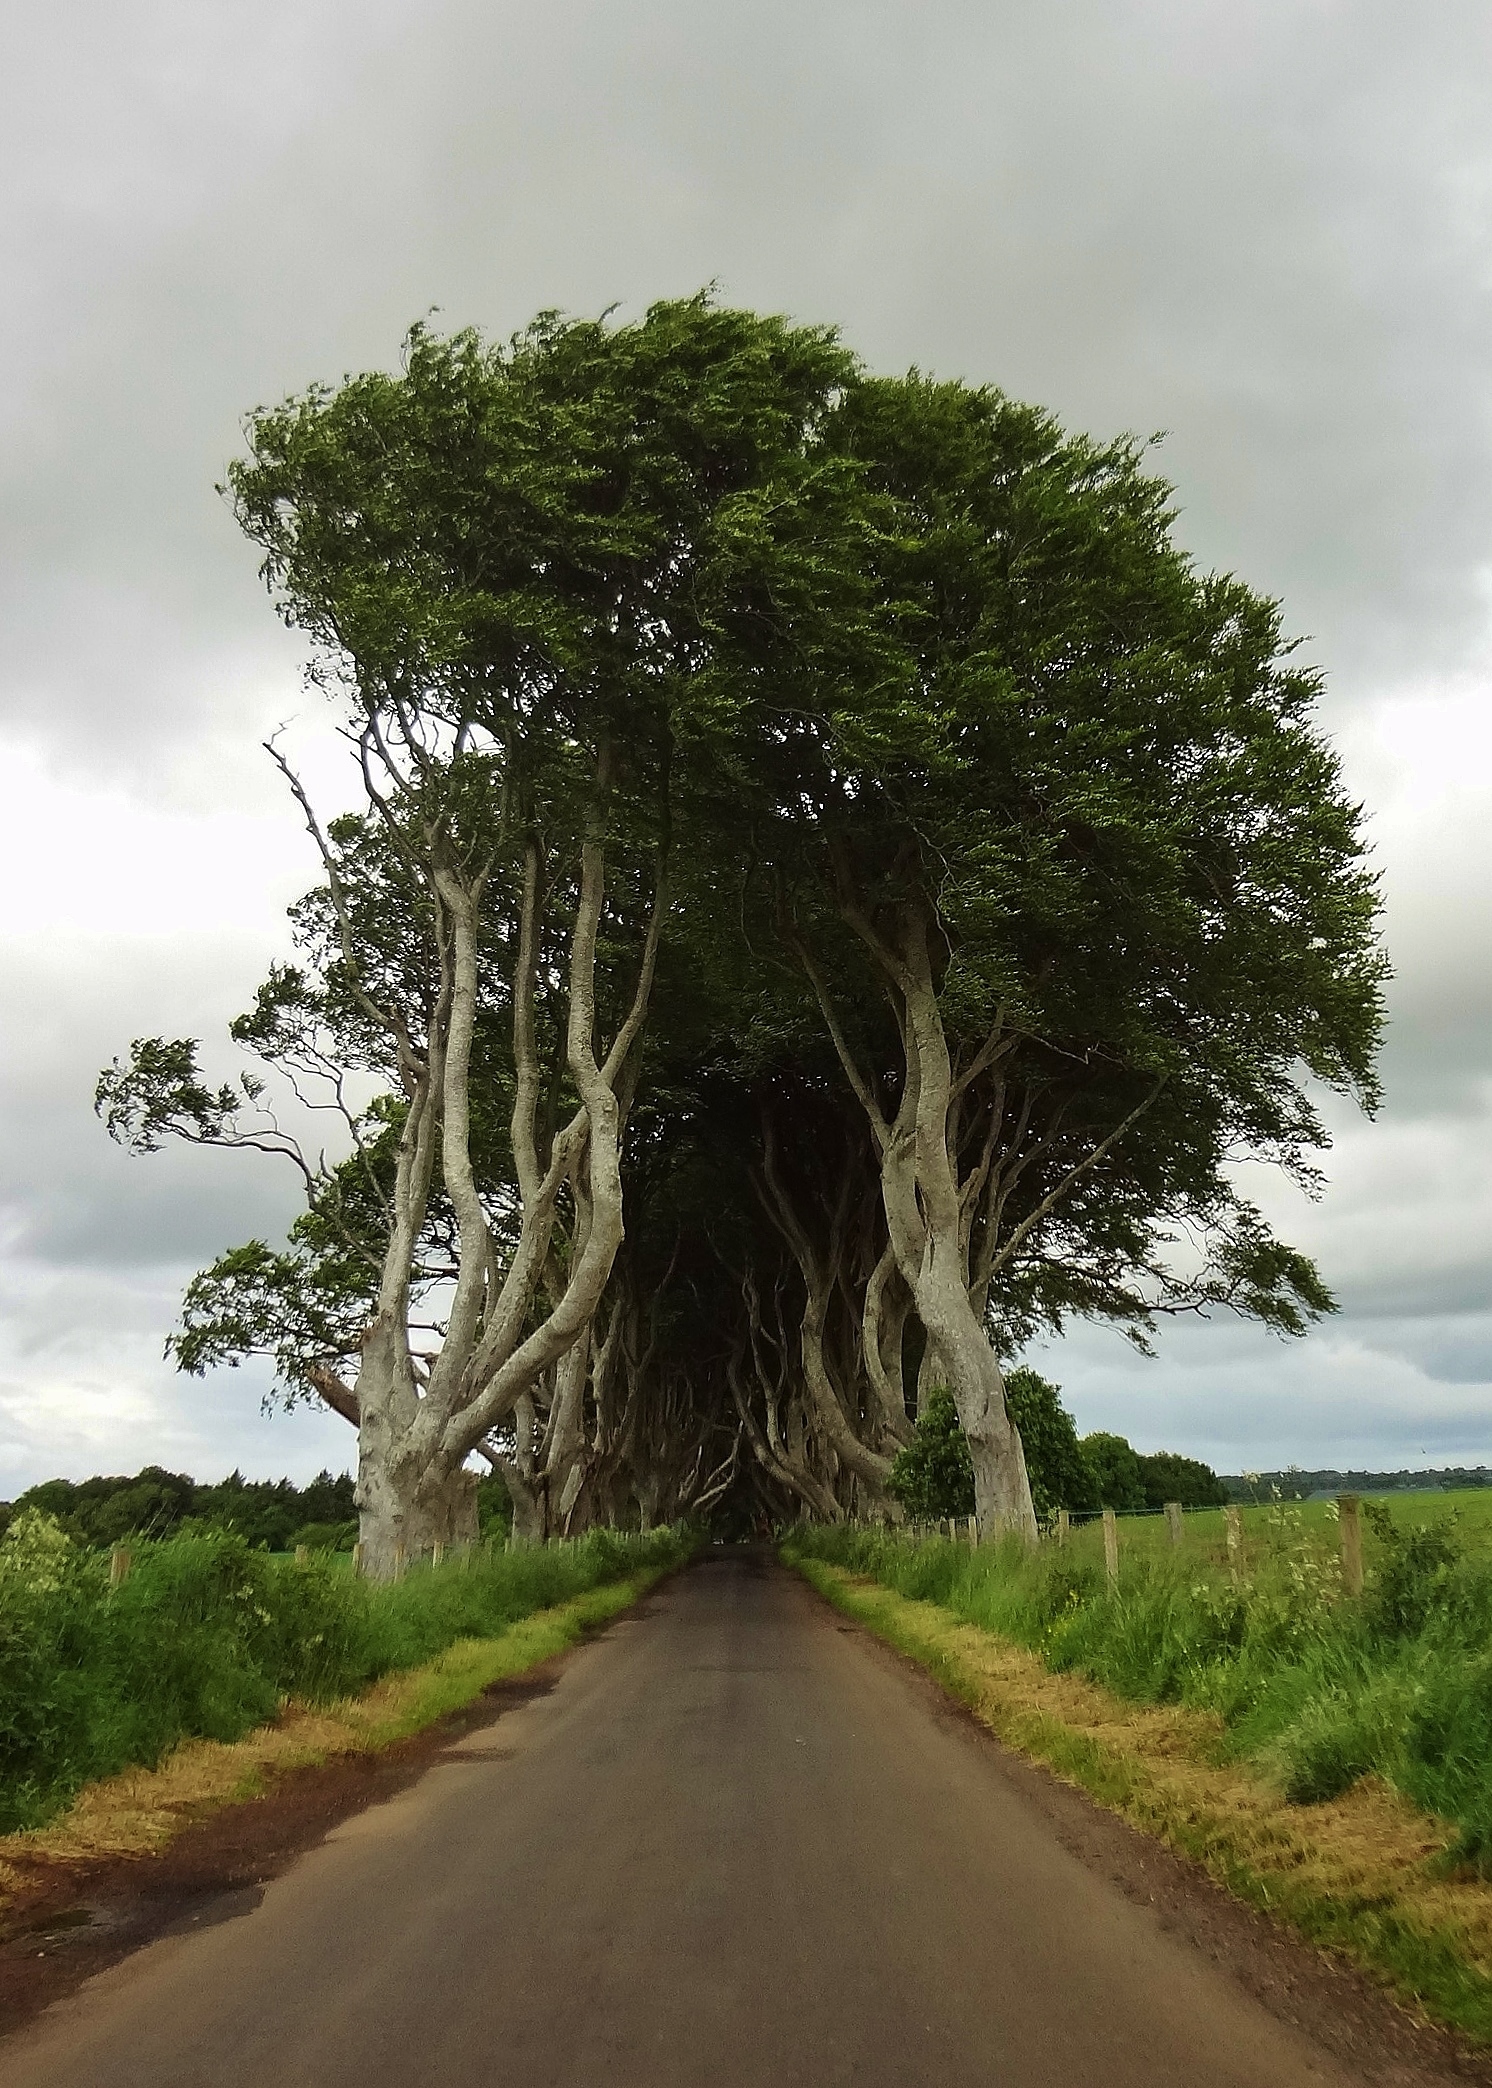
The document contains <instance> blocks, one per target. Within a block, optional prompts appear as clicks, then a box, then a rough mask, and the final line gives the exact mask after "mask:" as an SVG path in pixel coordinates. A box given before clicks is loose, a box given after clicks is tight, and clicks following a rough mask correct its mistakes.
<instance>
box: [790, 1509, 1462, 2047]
mask: <svg viewBox="0 0 1492 2088" xmlns="http://www.w3.org/2000/svg"><path fill="white" fill-rule="evenodd" d="M782 1558H783V1563H784V1564H785V1565H786V1566H788V1567H789V1568H791V1569H792V1570H793V1571H794V1572H796V1573H797V1574H799V1575H800V1576H801V1578H802V1579H803V1580H804V1581H805V1582H806V1583H807V1584H808V1586H809V1587H811V1588H812V1589H813V1590H814V1592H815V1593H816V1594H817V1595H818V1596H819V1597H820V1598H821V1599H822V1600H823V1601H825V1602H826V1603H828V1604H829V1605H831V1606H832V1607H833V1608H834V1609H835V1610H836V1611H838V1612H839V1614H840V1615H841V1616H843V1617H845V1618H848V1619H849V1620H850V1624H851V1625H852V1626H853V1627H855V1628H856V1629H857V1630H859V1631H861V1632H863V1633H864V1634H865V1635H866V1637H867V1638H868V1639H869V1640H870V1641H871V1642H872V1643H873V1644H874V1645H876V1646H877V1647H878V1648H879V1649H883V1650H884V1651H885V1652H886V1653H887V1654H888V1655H889V1656H890V1657H892V1658H894V1659H895V1660H896V1661H897V1663H898V1664H899V1665H900V1666H901V1667H902V1669H903V1671H904V1672H906V1671H910V1672H911V1673H912V1674H913V1675H914V1676H915V1677H916V1678H917V1679H918V1681H919V1682H920V1683H921V1684H922V1685H923V1686H924V1687H926V1688H927V1689H928V1690H929V1691H930V1693H931V1694H932V1695H933V1696H934V1698H935V1699H936V1701H937V1702H938V1703H939V1704H940V1706H941V1707H942V1709H943V1710H944V1712H945V1714H946V1715H949V1716H953V1717H957V1718H959V1719H960V1720H961V1721H963V1722H964V1723H966V1724H967V1725H968V1726H970V1727H971V1728H972V1729H973V1730H974V1731H975V1732H977V1734H978V1735H979V1737H980V1740H981V1741H982V1742H983V1743H984V1744H985V1745H988V1746H989V1747H991V1748H992V1749H994V1750H995V1751H996V1752H997V1753H998V1755H999V1757H1000V1759H1001V1766H1002V1770H1003V1772H1004V1773H1005V1774H1006V1775H1008V1776H1011V1777H1013V1778H1014V1779H1015V1780H1016V1781H1017V1782H1018V1783H1019V1784H1020V1785H1021V1788H1022V1789H1023V1791H1024V1792H1025V1794H1026V1795H1027V1796H1028V1797H1029V1798H1030V1799H1031V1800H1032V1802H1033V1803H1034V1804H1035V1805H1036V1806H1037V1807H1038V1809H1039V1810H1041V1811H1042V1812H1043V1813H1044V1814H1046V1816H1047V1817H1048V1818H1049V1819H1050V1820H1051V1822H1052V1824H1053V1827H1054V1829H1055V1830H1056V1832H1057V1833H1058V1835H1059V1837H1060V1838H1061V1839H1062V1841H1063V1842H1064V1843H1065V1844H1066V1845H1067V1846H1068V1847H1070V1848H1072V1849H1073V1850H1074V1851H1075V1852H1076V1853H1078V1854H1080V1855H1081V1856H1082V1857H1083V1859H1084V1860H1085V1861H1087V1862H1090V1863H1092V1864H1093V1865H1094V1866H1095V1867H1097V1868H1098V1869H1100V1870H1102V1871H1104V1872H1106V1873H1107V1874H1108V1875H1109V1877H1110V1878H1111V1879H1112V1881H1113V1882H1114V1883H1115V1884H1117V1885H1118V1886H1119V1887H1120V1889H1121V1890H1123V1891H1124V1892H1125V1893H1126V1895H1127V1896H1129V1897H1131V1898H1134V1899H1137V1900H1141V1901H1148V1902H1149V1903H1150V1904H1152V1905H1155V1906H1156V1907H1157V1908H1158V1909H1159V1910H1160V1912H1161V1917H1162V1920H1163V1922H1164V1923H1165V1925H1166V1926H1167V1927H1168V1928H1171V1929H1173V1930H1175V1931H1176V1932H1178V1933H1180V1934H1183V1935H1185V1936H1186V1937H1187V1938H1188V1940H1190V1941H1191V1942H1192V1943H1193V1944H1194V1945H1195V1946H1196V1947H1198V1948H1200V1949H1202V1950H1203V1951H1204V1952H1205V1953H1206V1954H1207V1955H1209V1956H1210V1957H1213V1958H1214V1959H1215V1960H1217V1961H1219V1962H1222V1963H1225V1964H1226V1965H1227V1967H1228V1969H1229V1971H1230V1973H1231V1974H1232V1975H1233V1976H1234V1977H1235V1978H1237V1979H1238V1981H1239V1983H1240V1984H1241V1985H1242V1986H1243V1987H1244V1988H1245V1989H1246V1990H1248V1991H1249V1992H1250V1993H1252V1994H1253V1995H1254V1997H1255V1998H1256V1999H1257V2000H1259V2001H1260V2002H1262V2003H1263V2005H1264V2006H1265V2007H1267V2008H1268V2009H1269V2010H1270V2012H1271V2013H1272V2014H1274V2015H1276V2016H1277V2017H1278V2018H1279V2019H1280V2020H1281V2021H1283V2022H1286V2023H1289V2024H1290V2025H1291V2026H1292V2027H1293V2028H1295V2029H1297V2030H1304V2031H1305V2032H1306V2033H1307V2034H1308V2035H1310V2036H1312V2037H1313V2038H1314V2039H1315V2040H1316V2041H1317V2042H1318V2043H1319V2044H1320V2045H1321V2046H1322V2048H1323V2050H1325V2051H1327V2052H1329V2053H1330V2054H1331V2056H1332V2057H1333V2058H1334V2059H1336V2060H1337V2061H1338V2063H1345V2064H1348V2065H1349V2066H1351V2067H1352V2068H1353V2069H1354V2070H1355V2072H1356V2074H1357V2076H1358V2077H1359V2078H1360V2079H1362V2080H1363V2081H1364V2083H1372V2084H1374V2088H1443V2084H1446V2083H1449V2082H1467V2081H1471V2082H1477V2083H1481V2084H1483V2088H1492V2049H1489V2047H1488V2045H1487V2044H1486V2043H1484V2042H1482V2041H1480V2040H1477V2039H1474V2038H1472V2037H1470V2036H1468V2035H1467V2034H1466V2033H1465V2032H1464V2031H1463V2030H1461V2029H1460V2028H1459V2027H1456V2026H1454V2025H1451V2024H1447V2023H1446V2022H1445V2021H1443V2020H1438V2019H1436V2018H1435V2017H1434V2016H1433V2015H1431V2014H1430V2013H1429V2011H1428V2010H1426V2008H1425V2004H1424V2003H1423V2002H1422V2001H1421V2000H1420V1998H1419V1996H1418V1995H1417V1994H1415V1993H1414V1992H1413V1990H1409V1991H1406V1990H1405V1987H1404V1984H1403V1980H1402V1975H1401V1974H1400V1973H1399V1972H1398V1971H1397V1969H1396V1968H1389V1967H1385V1966H1383V1965H1382V1964H1380V1963H1378V1962H1376V1961H1374V1960H1373V1959H1372V1958H1371V1957H1370V1956H1368V1955H1367V1953H1366V1952H1364V1953H1363V1955H1362V1956H1359V1957H1355V1958H1354V1956H1353V1955H1352V1954H1349V1952H1347V1951H1346V1950H1344V1949H1342V1947H1341V1946H1340V1944H1337V1943H1336V1942H1335V1939H1333V1945H1332V1946H1327V1945H1325V1944H1323V1942H1322V1941H1321V1940H1320V1939H1319V1938H1318V1937H1316V1936H1313V1935H1311V1934H1310V1933H1309V1931H1308V1930H1307V1929H1306V1928H1305V1927H1304V1926H1303V1924H1301V1923H1300V1922H1299V1921H1298V1920H1297V1919H1295V1918H1294V1913H1295V1910H1293V1909H1292V1908H1291V1907H1290V1905H1289V1904H1288V1901H1287V1900H1286V1899H1285V1898H1284V1897H1283V1896H1282V1895H1281V1894H1280V1892H1279V1891H1278V1889H1277V1888H1278V1882H1279V1881H1278V1880H1273V1879H1266V1878H1264V1877H1262V1876H1261V1875H1260V1874H1259V1873H1257V1872H1255V1871H1253V1870H1252V1869H1251V1867H1250V1866H1249V1865H1247V1864H1246V1863H1244V1862H1242V1861H1239V1860H1236V1859H1235V1860H1228V1861H1226V1862H1219V1860H1218V1859H1219V1857H1220V1856H1221V1855H1222V1851H1221V1850H1220V1849H1219V1848H1218V1847H1217V1846H1216V1845H1215V1844H1214V1845H1213V1846H1212V1847H1210V1848H1209V1850H1208V1854H1209V1855H1210V1856H1211V1857H1212V1862H1209V1861H1208V1860H1207V1857H1206V1856H1204V1855H1201V1854H1199V1853H1198V1851H1197V1850H1196V1849H1195V1848H1193V1847H1188V1846H1187V1844H1186V1841H1185V1839H1184V1838H1183V1837H1182V1836H1181V1835H1177V1834H1172V1833H1167V1831H1166V1828H1165V1824H1164V1823H1163V1822H1162V1821H1160V1820H1158V1819H1157V1817H1156V1815H1155V1812H1154V1810H1153V1809H1145V1810H1138V1811H1137V1812H1134V1813H1132V1812H1131V1811H1130V1810H1129V1809H1128V1808H1127V1806H1126V1803H1125V1798H1126V1795H1131V1796H1132V1795H1133V1793H1132V1791H1128V1792H1127V1789H1126V1785H1127V1779H1126V1778H1124V1777H1119V1778H1116V1777H1115V1775H1114V1773H1113V1771H1114V1768H1115V1767H1116V1766H1117V1761H1116V1762H1115V1763H1109V1764H1103V1763H1101V1762H1099V1761H1097V1760H1091V1761H1090V1760H1089V1759H1088V1758H1089V1757H1090V1755H1093V1754H1095V1752H1096V1751H1095V1750H1094V1749H1093V1746H1092V1743H1091V1741H1090V1739H1089V1736H1087V1735H1084V1734H1080V1733H1078V1732H1077V1731H1076V1730H1074V1729H1070V1728H1064V1727H1063V1725H1062V1722H1061V1720H1060V1718H1058V1717H1055V1716H1053V1715H1052V1714H1051V1713H1050V1712H1045V1713H1044V1714H1043V1716H1042V1718H1041V1720H1040V1722H1039V1725H1037V1724H1036V1723H1035V1722H1033V1721H1027V1720H1014V1719H1011V1718H1009V1717H1008V1716H1006V1717H1002V1714H1001V1706H1000V1704H999V1702H998V1700H997V1698H996V1696H995V1693H994V1691H993V1690H992V1689H991V1687H990V1684H989V1680H988V1678H987V1677H983V1676H980V1675H978V1674H977V1673H976V1672H974V1671H973V1670H972V1669H971V1668H969V1667H968V1666H967V1665H966V1664H965V1663H963V1662H962V1661H961V1660H960V1658H959V1654H958V1650H957V1647H956V1646H955V1645H951V1644H949V1643H946V1642H945V1641H944V1635H943V1632H942V1631H941V1630H940V1629H938V1626H940V1625H942V1624H943V1623H944V1622H945V1621H946V1627H947V1637H948V1638H949V1639H951V1638H952V1637H953V1636H954V1634H956V1633H960V1632H965V1631H971V1630H973V1629H974V1628H975V1627H973V1626H970V1625H966V1624H965V1623H964V1622H963V1620H962V1619H959V1618H956V1617H954V1616H952V1615H951V1614H949V1613H946V1612H943V1611H940V1610H939V1609H938V1608H937V1606H936V1605H935V1604H931V1603H926V1602H913V1601H911V1600H910V1599H908V1598H906V1597H904V1596H900V1595H897V1594H896V1593H895V1592H894V1591H893V1590H891V1589H888V1588H886V1587H883V1586H882V1585H881V1584H880V1583H879V1582H876V1581H869V1580H862V1579H861V1578H860V1577H859V1576H856V1575H853V1574H850V1573H847V1572H846V1571H844V1570H843V1569H842V1568H838V1567H832V1566H828V1565H826V1564H824V1563H823V1562H821V1561H818V1560H809V1559H800V1558H795V1557H794V1556H793V1555H792V1553H791V1551H790V1550H789V1551H787V1552H785V1553H784V1554H782ZM930 1625H931V1627H932V1636H931V1637H930V1636H929V1627H930ZM983 1636H985V1637H990V1636H991V1635H990V1634H987V1633H986V1634H983ZM1033 1727H1034V1729H1033ZM1064 1737H1065V1739H1066V1740H1067V1741H1068V1742H1070V1743H1071V1744H1070V1745H1067V1746H1064V1745H1063V1744H1062V1743H1063V1740H1064ZM1043 1741H1045V1742H1046V1747H1044V1746H1043ZM1048 1747H1049V1748H1050V1750H1051V1751H1050V1753H1048V1752H1047V1748H1048ZM1145 1766H1146V1768H1147V1769H1149V1770H1150V1771H1151V1772H1152V1773H1153V1772H1154V1771H1155V1769H1156V1767H1157V1765H1156V1764H1153V1763H1147V1764H1146V1765H1145ZM1160 1766H1161V1767H1163V1765H1160ZM1085 1768H1087V1769H1088V1770H1089V1771H1090V1774H1091V1777H1092V1780H1091V1782H1090V1781H1089V1780H1087V1779H1086V1778H1085V1776H1084V1773H1083V1772H1084V1769H1085ZM1105 1768H1107V1769H1108V1772H1109V1773H1108V1774H1107V1775H1105V1773H1104V1771H1105ZM1468 1970H1470V1968H1468ZM1472 1977H1474V1978H1475V1979H1477V1980H1478V1982H1479V1983H1482V1984H1485V1982H1481V1976H1480V1975H1478V1974H1475V1973H1472Z"/></svg>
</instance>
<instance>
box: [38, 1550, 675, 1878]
mask: <svg viewBox="0 0 1492 2088" xmlns="http://www.w3.org/2000/svg"><path fill="white" fill-rule="evenodd" d="M657 1578H658V1574H657V1573H656V1572H649V1573H644V1574H639V1575H636V1576H634V1577H633V1578H631V1579H629V1580H624V1581H614V1582H610V1583H608V1584H606V1585H605V1586H602V1587H599V1588H592V1589H589V1590H588V1591H587V1592H586V1593H585V1594H583V1595H578V1596H576V1597H575V1598H574V1599H573V1600H572V1601H570V1602H565V1603H560V1604H558V1605H557V1606H556V1607H555V1608H553V1609H547V1610H540V1611H537V1612H536V1613H535V1614H534V1615H533V1616H531V1617H525V1618H523V1619H522V1620H521V1622H519V1623H516V1624H514V1625H512V1626H510V1628H509V1629H508V1630H507V1631H505V1632H503V1633H502V1634H501V1636H500V1637H497V1638H491V1639H462V1640H460V1641H458V1642H457V1644H455V1645H453V1646H449V1647H447V1649H446V1651H445V1652H444V1653H442V1654H440V1655H439V1656H438V1657H437V1658H436V1659H435V1660H432V1661H430V1662H429V1663H427V1665H426V1666H424V1667H419V1668H411V1669H408V1670H407V1671H406V1672H404V1673H402V1674H395V1675H390V1676H387V1677H386V1678H385V1679H384V1680H383V1681H382V1682H379V1683H377V1684H376V1685H375V1686H374V1687H373V1688H372V1689H370V1690H368V1691H367V1692H366V1693H365V1694H364V1695H362V1696H359V1697H355V1698H350V1699H348V1700H347V1701H346V1702H344V1703H340V1704H332V1705H328V1706H325V1707H323V1708H320V1709H312V1708H309V1707H308V1706H306V1705H303V1704H296V1703H288V1704H286V1705H285V1707H284V1709H283V1710H282V1712H281V1714H280V1716H279V1717H278V1718H277V1719H276V1720H275V1722H274V1724H273V1725H266V1726H260V1727H258V1728H256V1729H255V1731H253V1732H251V1733H248V1734H246V1735H245V1736H244V1738H243V1739H242V1740H236V1741H232V1742H222V1741H216V1740H188V1741H185V1742H183V1743H182V1745H181V1746H179V1747H177V1748H174V1749H173V1750H172V1751H171V1753H170V1754H169V1755H167V1757H166V1758H165V1760H164V1761H163V1762H162V1763H161V1764H160V1766H159V1767H158V1768H155V1769H127V1770H125V1771H123V1772H122V1774H120V1775H118V1776H111V1777H106V1778H104V1779H103V1780H101V1781H100V1782H98V1783H93V1784H89V1785H87V1786H86V1787H85V1788H84V1789H83V1790H82V1791H80V1792H79V1794H78V1796H77V1798H76V1799H75V1800H74V1801H73V1803H72V1805H71V1806H70V1807H69V1808H68V1810H67V1812H65V1813H64V1814H63V1815H62V1817H61V1818H60V1819H59V1820H57V1821H55V1822H54V1823H53V1824H52V1825H51V1826H49V1827H42V1828H38V1829H35V1830H34V1831H32V1832H29V1833H25V1834H10V1835H5V1836H3V1837H0V1914H3V1910H4V1904H5V1900H6V1898H7V1897H8V1896H9V1895H10V1894H12V1893H14V1892H15V1891H17V1890H18V1889H19V1888H21V1887H22V1886H23V1885H24V1884H26V1883H27V1882H29V1881H32V1880H34V1879H35V1876H36V1873H37V1870H38V1868H39V1867H45V1868H51V1867H53V1866H57V1865H62V1866H66V1865H72V1864H77V1863H88V1862H96V1861H98V1860H99V1859H100V1858H104V1857H118V1856H148V1855H153V1854H155V1853H156V1852H157V1851H159V1850H161V1849H163V1848H164V1847H165V1846H166V1845H167V1843H168V1842H170V1841H171V1840H172V1839H173V1837H174V1836H176V1835H177V1834H179V1833H180V1832H181V1831H182V1829H183V1828H185V1827H189V1826H190V1825H191V1824H192V1823H193V1822H194V1821H196V1820H200V1819H201V1818H203V1816H204V1815H205V1814H207V1813H210V1812H214V1811H216V1810H217V1809H218V1807H220V1806H223V1805H232V1804H236V1803H238V1802H239V1801H241V1800H243V1799H245V1798H252V1797H255V1796H257V1795H258V1793H259V1792H261V1791H263V1790H264V1789H265V1788H266V1787H267V1786H268V1785H269V1784H270V1783H271V1782H272V1781H273V1780H274V1778H275V1777H276V1776H280V1775H283V1774H285V1773H286V1772H287V1771H289V1770H292V1769H299V1768H304V1767H307V1766H308V1765H313V1764H316V1763H321V1762H325V1761H329V1760H330V1759H331V1758H332V1757H333V1756H336V1755H340V1754H353V1753H362V1754H367V1753H371V1752H374V1751H376V1750H377V1749H379V1748H381V1747H387V1746H388V1745H389V1744H390V1743H391V1742H392V1741H395V1740H400V1739H403V1738H405V1737H406V1736H407V1735H408V1734H411V1733H415V1732H418V1731H419V1730H420V1729H421V1728H422V1727H424V1726H427V1725H430V1724H431V1723H433V1721H434V1720H435V1719H437V1718H440V1717H442V1716H443V1715H444V1714H445V1713H446V1712H448V1711H454V1710H456V1709H458V1708H459V1707H460V1706H461V1705H463V1704H467V1703H470V1702H471V1700H472V1699H473V1698H474V1697H476V1696H478V1695H480V1693H481V1692H482V1690H484V1689H486V1688H488V1687H489V1686H490V1685H491V1684H492V1683H494V1682H497V1681H501V1680H503V1679H505V1678H507V1677H509V1676H513V1675H519V1674H522V1673H523V1672H524V1671H525V1670H526V1669H528V1668H532V1667H535V1666H537V1665H538V1663H539V1662H540V1661H543V1660H547V1659H548V1658H549V1657H550V1655H551V1654H554V1653H558V1652H560V1651H562V1650H563V1649H564V1648H565V1647H566V1646H569V1645H573V1644H574V1643H575V1641H576V1640H577V1639H579V1638H580V1637H581V1636H582V1635H583V1634H584V1633H585V1632H587V1631H590V1630H594V1629H595V1628H596V1627H597V1626H598V1625H600V1624H604V1623H606V1622H609V1620H610V1619H611V1618H612V1617H614V1616H616V1615H617V1614H618V1612H619V1611H621V1610H623V1609H625V1608H627V1606H628V1605H629V1604H630V1603H633V1602H635V1601H636V1600H637V1598H638V1597H639V1596H640V1595H641V1594H643V1593H644V1592H645V1590H646V1589H647V1588H649V1587H651V1585H652V1584H653V1582H654V1581H655V1580H657Z"/></svg>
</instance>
